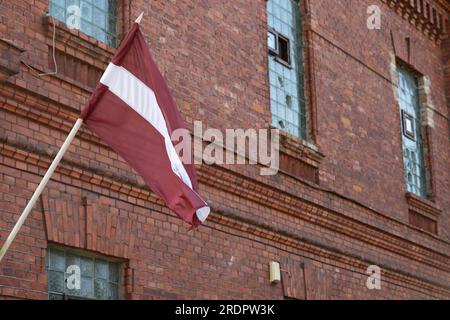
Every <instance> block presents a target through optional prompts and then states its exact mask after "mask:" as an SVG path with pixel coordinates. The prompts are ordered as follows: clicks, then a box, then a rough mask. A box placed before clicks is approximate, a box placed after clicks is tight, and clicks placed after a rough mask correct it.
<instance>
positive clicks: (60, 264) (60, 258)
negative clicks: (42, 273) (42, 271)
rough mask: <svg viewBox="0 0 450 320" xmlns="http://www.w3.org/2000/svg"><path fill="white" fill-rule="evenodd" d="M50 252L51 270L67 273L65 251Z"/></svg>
mask: <svg viewBox="0 0 450 320" xmlns="http://www.w3.org/2000/svg"><path fill="white" fill-rule="evenodd" d="M49 250H50V269H52V270H58V271H63V272H64V271H66V262H65V256H64V251H59V250H55V249H49Z"/></svg>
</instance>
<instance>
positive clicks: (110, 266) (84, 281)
mask: <svg viewBox="0 0 450 320" xmlns="http://www.w3.org/2000/svg"><path fill="white" fill-rule="evenodd" d="M46 271H47V276H48V291H49V299H50V300H63V299H81V298H85V299H100V300H117V299H119V288H120V263H117V262H113V261H110V260H108V259H103V258H101V257H98V256H95V255H89V254H87V253H81V254H80V253H79V252H78V251H71V250H66V249H63V248H54V247H50V248H48V250H47V256H46ZM71 277H79V282H78V283H79V286H76V285H75V286H74V283H75V282H76V281H75V282H73V281H72V280H73V278H71Z"/></svg>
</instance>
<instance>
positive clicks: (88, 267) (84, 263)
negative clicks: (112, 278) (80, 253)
mask: <svg viewBox="0 0 450 320" xmlns="http://www.w3.org/2000/svg"><path fill="white" fill-rule="evenodd" d="M80 268H81V275H82V276H86V277H93V276H94V261H93V260H92V259H90V258H84V257H82V258H81V259H80Z"/></svg>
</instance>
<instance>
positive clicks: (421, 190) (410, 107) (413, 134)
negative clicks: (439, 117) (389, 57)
mask: <svg viewBox="0 0 450 320" xmlns="http://www.w3.org/2000/svg"><path fill="white" fill-rule="evenodd" d="M398 82H399V86H398V93H399V104H400V111H401V120H402V121H401V122H402V123H401V125H402V142H403V162H404V167H405V180H406V189H407V190H408V192H411V193H414V194H417V195H419V196H422V197H426V196H427V192H426V183H425V165H424V157H423V145H422V133H421V125H420V123H421V122H420V104H419V90H418V88H417V79H416V78H415V76H414V75H412V74H411V73H410V72H408V71H407V70H406V69H404V68H402V67H399V68H398Z"/></svg>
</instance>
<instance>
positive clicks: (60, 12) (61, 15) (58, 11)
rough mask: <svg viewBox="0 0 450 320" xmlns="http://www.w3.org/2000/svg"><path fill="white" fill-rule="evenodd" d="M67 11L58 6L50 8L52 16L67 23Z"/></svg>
mask: <svg viewBox="0 0 450 320" xmlns="http://www.w3.org/2000/svg"><path fill="white" fill-rule="evenodd" d="M65 11H66V10H65V9H64V7H60V6H56V5H52V6H50V15H51V16H52V17H54V18H56V19H58V20H60V21H65Z"/></svg>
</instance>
